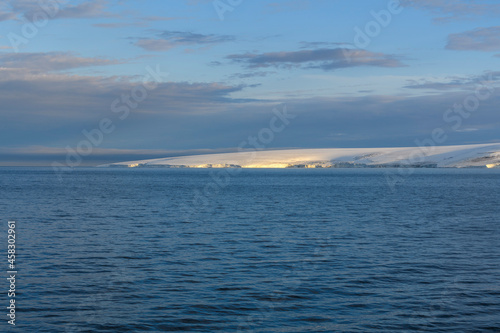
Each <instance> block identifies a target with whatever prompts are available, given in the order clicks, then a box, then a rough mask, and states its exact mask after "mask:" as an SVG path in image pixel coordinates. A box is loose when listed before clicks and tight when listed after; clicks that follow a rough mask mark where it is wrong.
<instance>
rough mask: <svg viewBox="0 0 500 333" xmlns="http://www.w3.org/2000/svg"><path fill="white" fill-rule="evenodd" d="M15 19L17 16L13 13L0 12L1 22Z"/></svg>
mask: <svg viewBox="0 0 500 333" xmlns="http://www.w3.org/2000/svg"><path fill="white" fill-rule="evenodd" d="M15 18H16V15H14V14H13V13H5V12H2V11H0V22H2V21H9V20H13V19H15Z"/></svg>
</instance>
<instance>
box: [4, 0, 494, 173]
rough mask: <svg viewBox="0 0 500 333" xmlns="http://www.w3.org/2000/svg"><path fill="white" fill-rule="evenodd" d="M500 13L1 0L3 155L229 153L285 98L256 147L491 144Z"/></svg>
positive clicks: (328, 3)
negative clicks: (438, 133) (269, 133)
mask: <svg viewBox="0 0 500 333" xmlns="http://www.w3.org/2000/svg"><path fill="white" fill-rule="evenodd" d="M499 17H500V4H499V3H498V1H486V0H484V1H481V0H477V1H467V0H456V1H447V0H419V1H411V0H401V1H397V0H381V1H379V0H369V1H368V0H358V1H342V0H280V1H260V0H252V1H250V0H215V1H214V0H175V1H174V0H172V1H160V0H146V1H139V0H135V1H134V0H123V1H119V0H114V1H113V0H96V1H67V0H44V1H41V2H39V1H33V0H17V1H14V0H12V1H3V2H2V4H0V117H1V122H0V165H40V164H44V165H50V164H51V163H52V162H54V161H57V162H60V163H63V164H64V161H65V160H66V161H67V158H68V154H69V152H71V151H77V148H80V150H79V151H80V152H81V151H85V153H80V157H81V161H79V163H78V165H95V164H99V163H101V162H108V161H119V160H131V159H137V158H149V157H151V158H154V157H165V156H171V155H172V156H173V155H183V154H191V153H209V152H225V151H235V150H236V148H237V147H238V146H239V145H240V144H241V142H243V141H245V140H246V139H247V138H248V137H249V136H255V135H257V134H258V133H259V131H261V130H262V129H263V128H265V127H266V126H267V125H268V124H269V121H270V119H272V117H273V109H275V108H276V107H281V108H282V107H283V106H284V105H286V109H287V110H288V111H287V112H289V113H290V114H293V115H294V116H295V118H293V121H291V122H290V124H287V127H286V129H285V130H283V131H282V132H280V133H276V135H275V136H274V137H273V140H272V141H271V142H266V145H265V148H268V149H275V148H293V147H300V148H327V147H332V148H334V147H384V146H417V145H418V144H420V143H422V142H429V144H431V143H432V144H446V145H452V144H469V143H486V142H498V141H500V134H499V129H500V114H499V112H498V110H499V109H498V105H499V103H498V102H499V101H500V97H499V91H498V86H499V85H498V83H499V82H498V80H499V79H500V71H499V70H498V67H499V65H500V25H498V24H499V23H498V22H499V21H498V18H499ZM151 71H153V72H157V74H156V76H155V75H151ZM144 80H146V81H148V82H149V83H151V84H149V85H148V89H146V88H144V86H143V81H144ZM150 81H154V82H150ZM144 92H146V95H144V96H142V95H141V94H142V93H144ZM132 93H135V94H136V95H135V96H138V99H137V100H136V101H134V100H129V102H128V103H129V104H126V102H125V101H124V99H123V98H124V97H122V96H127V95H128V96H129V97H130V96H131V94H132ZM117 99H118V103H115V104H114V102H115V101H116V100H117ZM136 102H137V103H136ZM132 106H133V107H132ZM119 107H122V109H121V110H122V112H120V111H119V110H118V108H119ZM123 107H125V108H127V107H128V110H127V112H125V111H123V110H124V109H123ZM103 120H104V122H105V123H106V121H108V120H109V121H110V123H109V124H108V125H109V126H108V127H109V128H107V130H106V131H103V128H101V127H100V126H101V125H102V121H103ZM106 124H107V123H106ZM436 129H441V130H443V131H444V133H445V137H446V139H443V140H439V142H437V140H434V139H433V133H434V132H435V130H436ZM433 131H434V132H433ZM98 132H100V133H98ZM85 133H87V134H88V133H93V134H94V135H95V136H94V137H92V136H91V135H87V136H86V135H85ZM91 138H94V141H92V140H91ZM426 140H427V141H426ZM84 141H87V142H84ZM89 143H90V144H91V147H89ZM85 147H86V148H88V149H87V150H82V149H83V148H85ZM87 152H88V153H87Z"/></svg>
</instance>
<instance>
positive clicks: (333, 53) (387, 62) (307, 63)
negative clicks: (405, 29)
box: [226, 48, 405, 71]
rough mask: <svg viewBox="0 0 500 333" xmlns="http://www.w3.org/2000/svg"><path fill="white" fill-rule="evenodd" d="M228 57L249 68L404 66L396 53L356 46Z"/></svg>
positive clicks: (328, 68) (327, 69)
mask: <svg viewBox="0 0 500 333" xmlns="http://www.w3.org/2000/svg"><path fill="white" fill-rule="evenodd" d="M226 58H227V59H229V60H231V61H233V62H235V63H241V64H243V65H245V66H246V67H247V68H266V67H276V68H319V69H322V70H325V71H330V70H335V69H339V68H347V67H357V66H376V67H403V66H405V65H404V64H403V63H401V62H400V61H399V60H398V59H397V58H396V57H395V56H392V55H386V54H383V53H374V52H370V51H366V50H353V49H343V48H335V49H317V50H303V51H292V52H286V51H283V52H271V53H261V54H255V53H246V54H233V55H229V56H227V57H226Z"/></svg>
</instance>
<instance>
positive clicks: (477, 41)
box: [446, 26, 500, 52]
mask: <svg viewBox="0 0 500 333" xmlns="http://www.w3.org/2000/svg"><path fill="white" fill-rule="evenodd" d="M446 49H448V50H460V51H464V50H466V51H483V52H491V51H498V50H500V26H495V27H489V28H477V29H474V30H470V31H465V32H461V33H456V34H451V35H449V36H448V44H446Z"/></svg>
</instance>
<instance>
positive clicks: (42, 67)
mask: <svg viewBox="0 0 500 333" xmlns="http://www.w3.org/2000/svg"><path fill="white" fill-rule="evenodd" d="M119 63H122V62H121V61H117V60H109V59H103V58H85V57H78V56H76V55H74V54H72V53H68V52H49V53H7V54H0V67H3V69H4V74H5V72H6V71H5V69H17V70H19V71H22V72H26V71H29V72H37V73H38V72H53V71H61V70H68V69H74V68H81V67H92V66H106V65H115V64H119ZM11 72H12V71H11Z"/></svg>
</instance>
